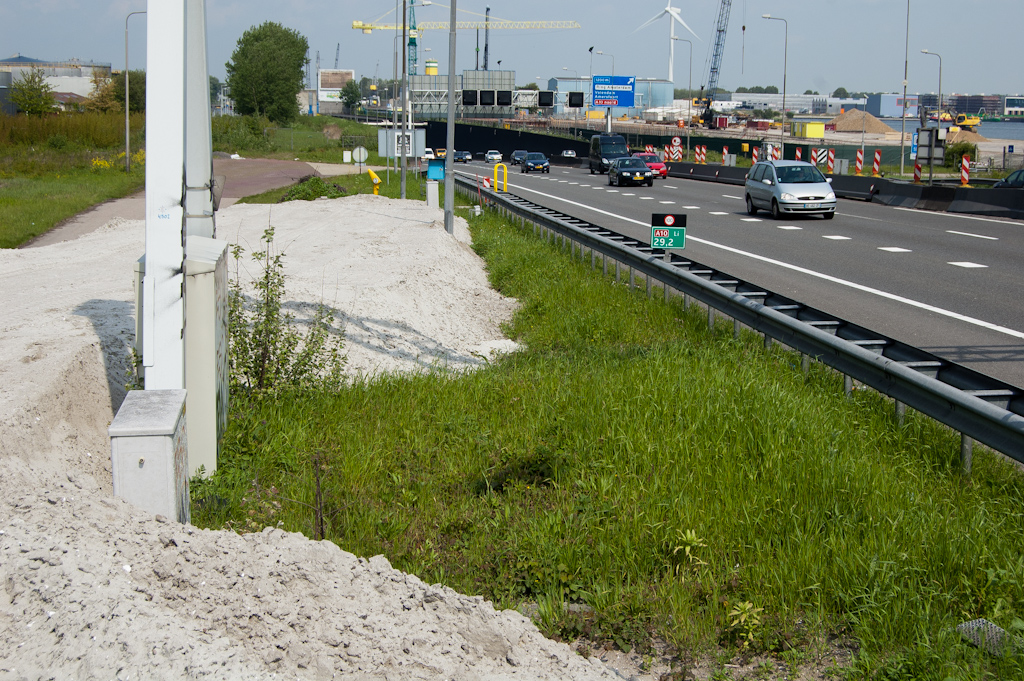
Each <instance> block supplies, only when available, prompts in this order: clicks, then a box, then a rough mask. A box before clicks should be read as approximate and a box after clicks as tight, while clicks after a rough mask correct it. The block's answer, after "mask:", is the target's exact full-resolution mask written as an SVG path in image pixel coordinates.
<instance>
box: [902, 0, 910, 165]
mask: <svg viewBox="0 0 1024 681" xmlns="http://www.w3.org/2000/svg"><path fill="white" fill-rule="evenodd" d="M909 62H910V0H907V38H906V42H905V43H904V45H903V115H902V116H900V177H903V156H904V152H903V149H904V146H905V145H906V143H907V66H908V64H909Z"/></svg>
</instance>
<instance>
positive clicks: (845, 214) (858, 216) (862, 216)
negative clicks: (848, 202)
mask: <svg viewBox="0 0 1024 681" xmlns="http://www.w3.org/2000/svg"><path fill="white" fill-rule="evenodd" d="M836 215H842V216H843V217H844V218H857V219H859V220H870V221H871V222H891V221H890V220H883V219H881V218H869V217H867V216H866V215H854V214H853V213H840V212H839V211H836Z"/></svg>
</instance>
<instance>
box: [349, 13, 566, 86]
mask: <svg viewBox="0 0 1024 681" xmlns="http://www.w3.org/2000/svg"><path fill="white" fill-rule="evenodd" d="M435 4H436V3H435ZM415 6H416V2H415V0H413V2H412V6H411V7H410V15H409V19H410V20H409V45H408V48H409V59H408V61H409V65H408V66H409V73H410V74H413V75H415V74H416V68H417V66H416V65H417V61H418V59H417V45H416V39H417V38H418V37H419V34H420V32H422V31H429V30H432V29H442V30H448V29H449V28H450V27H451V23H450V22H447V21H424V22H421V23H419V24H417V23H416V14H415ZM490 9H491V8H490V7H488V8H487V12H488V15H489V14H490ZM378 21H379V20H378ZM352 28H354V29H356V30H357V31H362V32H363V33H367V34H369V33H372V32H373V31H400V30H402V25H401V24H382V23H378V22H377V21H371V22H366V21H358V20H356V21H353V22H352ZM481 28H482V29H484V31H485V35H487V33H486V32H487V31H490V30H491V29H494V30H508V29H534V30H536V29H551V28H554V29H565V28H581V26H580V24H579V22H578V21H512V20H509V19H491V18H490V16H486V17H485V18H484V20H483V21H456V22H455V29H456V30H465V29H481ZM487 42H488V40H487V38H486V37H485V39H484V55H485V56H484V70H485V71H486V70H487V57H486V55H487V47H488V46H487Z"/></svg>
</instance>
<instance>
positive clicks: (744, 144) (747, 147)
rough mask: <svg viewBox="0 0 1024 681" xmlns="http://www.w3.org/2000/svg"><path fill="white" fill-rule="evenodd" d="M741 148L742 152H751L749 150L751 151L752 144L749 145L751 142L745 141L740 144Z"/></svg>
mask: <svg viewBox="0 0 1024 681" xmlns="http://www.w3.org/2000/svg"><path fill="white" fill-rule="evenodd" d="M740 150H741V151H742V152H743V153H744V154H746V153H749V152H750V145H749V144H747V143H746V142H744V143H743V144H741V145H740Z"/></svg>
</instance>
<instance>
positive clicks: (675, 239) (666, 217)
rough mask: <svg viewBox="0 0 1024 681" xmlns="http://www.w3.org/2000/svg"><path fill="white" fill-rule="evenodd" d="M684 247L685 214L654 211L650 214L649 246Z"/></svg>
mask: <svg viewBox="0 0 1024 681" xmlns="http://www.w3.org/2000/svg"><path fill="white" fill-rule="evenodd" d="M685 247H686V215H685V214H671V213H667V214H666V213H654V214H653V215H651V248H664V249H669V248H685Z"/></svg>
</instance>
